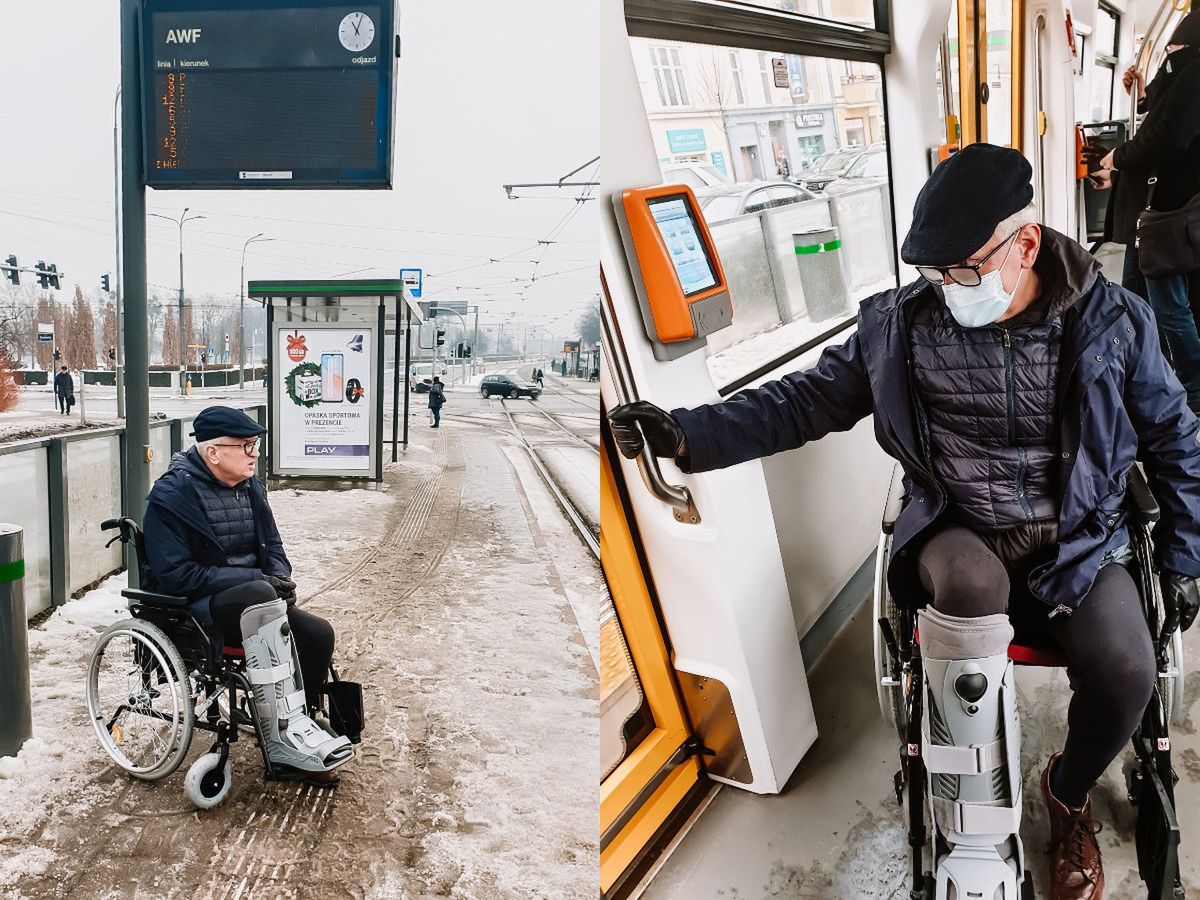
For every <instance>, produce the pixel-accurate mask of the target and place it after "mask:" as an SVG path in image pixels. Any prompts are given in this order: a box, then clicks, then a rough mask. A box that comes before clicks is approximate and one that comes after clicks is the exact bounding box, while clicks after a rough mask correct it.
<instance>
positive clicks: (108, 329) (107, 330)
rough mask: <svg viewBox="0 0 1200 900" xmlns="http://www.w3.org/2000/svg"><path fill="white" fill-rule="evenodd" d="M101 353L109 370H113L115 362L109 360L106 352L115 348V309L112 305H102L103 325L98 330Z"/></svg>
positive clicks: (114, 305)
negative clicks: (106, 361)
mask: <svg viewBox="0 0 1200 900" xmlns="http://www.w3.org/2000/svg"><path fill="white" fill-rule="evenodd" d="M100 343H101V345H102V346H101V348H100V349H101V351H102V352H103V354H104V358H105V359H106V360H108V366H109V368H115V367H116V365H117V364H116V362H115V361H114V360H112V359H110V358H109V355H108V351H109V350H111V349H114V348H116V346H117V307H116V304H114V303H105V304H104V323H103V325H102V326H101V328H100Z"/></svg>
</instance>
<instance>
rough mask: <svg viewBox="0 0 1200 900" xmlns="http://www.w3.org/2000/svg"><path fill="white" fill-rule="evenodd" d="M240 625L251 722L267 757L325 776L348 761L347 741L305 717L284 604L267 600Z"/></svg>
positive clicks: (246, 613) (244, 614)
mask: <svg viewBox="0 0 1200 900" xmlns="http://www.w3.org/2000/svg"><path fill="white" fill-rule="evenodd" d="M241 627H242V646H243V647H244V648H245V650H246V677H247V678H248V679H249V681H250V683H251V685H253V687H254V691H253V696H254V703H253V708H254V709H253V711H254V718H255V720H256V721H257V723H258V726H259V728H260V730H261V731H262V735H263V739H264V740H265V741H266V750H267V759H269V760H270V761H271V762H272V763H273V764H276V765H280V766H286V767H289V768H291V769H298V770H300V771H302V772H329V771H332V770H333V769H336V768H337V767H338V766H340V765H342V764H343V763H346V762H349V760H350V759H352V758H353V756H354V749H353V748H352V747H351V746H350V741H349V740H348V739H347V738H345V737H335V736H333V735H330V734H329V732H328V731H326V730H325V729H324V728H322V727H321V726H320V725H318V724H317V723H316V722H314V721H313V720H312V719H311V718H310V717H309V715H308V712H307V708H306V706H305V701H304V680H303V676H302V675H301V674H300V659H299V656H298V655H297V653H296V646H295V644H294V642H293V641H292V630H291V626H290V625H289V624H288V620H287V603H285V602H284V601H283V600H272V601H270V602H268V603H259V604H257V605H255V606H251V607H248V608H247V609H245V610H244V611H243V612H242V617H241Z"/></svg>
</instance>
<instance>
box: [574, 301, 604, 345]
mask: <svg viewBox="0 0 1200 900" xmlns="http://www.w3.org/2000/svg"><path fill="white" fill-rule="evenodd" d="M575 327H576V328H578V329H579V338H580V340H582V341H583V342H584V343H585V344H594V343H596V342H597V341H599V340H600V306H599V304H597V305H595V306H589V307H588V308H587V310H586V311H585V312H584V314H583V315H582V316H580V317H579V321H578V322H577V323H576V324H575Z"/></svg>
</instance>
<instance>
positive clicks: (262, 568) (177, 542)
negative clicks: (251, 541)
mask: <svg viewBox="0 0 1200 900" xmlns="http://www.w3.org/2000/svg"><path fill="white" fill-rule="evenodd" d="M211 478H212V476H211V475H210V474H209V471H208V467H207V466H205V464H204V461H203V460H202V459H200V457H199V455H198V454H197V453H196V449H195V448H194V447H193V448H192V449H191V450H189V451H188V452H187V453H177V454H175V456H173V457H172V458H171V467H170V468H169V469H168V470H167V471H166V472H165V473H164V474H163V475H162V476H161V477H160V478H159V479H158V480H157V481H155V482H154V486H153V487H152V488H151V489H150V495H149V497H147V498H146V515H145V518H144V520H143V523H142V531H143V533H144V536H145V542H146V557H147V558H146V560H145V565H143V567H142V586H143V587H144V588H145V589H146V590H151V591H159V592H161V593H164V594H176V595H179V596H184V597H187V598H188V599H189V600H191V601H192V602H191V603H190V604H189V606H190V608H191V609H192V611H193V612H194V613H196V614H197V615H199V616H200V617H201V618H202V619H203V620H205V621H210V618H209V615H208V601H209V598H211V597H212V595H213V594H218V593H220V592H221V591H223V590H225V589H227V588H231V587H235V586H236V585H239V584H243V583H245V582H247V581H258V580H261V579H262V577H263V575H290V574H291V571H292V564H291V563H290V562H289V561H288V558H287V554H286V553H285V552H284V550H283V542H282V541H281V540H280V537H279V529H278V528H277V527H276V526H275V517H274V516H273V515H272V514H271V507H270V506H269V505H268V503H267V494H266V490H265V489H264V488H263V485H262V482H261V481H259V479H257V478H249V479H247V480H246V481H244V482H242V483H241V484H240V485H239V486H238V490H243V491H246V492H247V493H248V494H249V497H250V506H251V509H252V510H253V514H254V531H255V546H254V558H253V559H245V558H240V559H235V560H231V559H230V558H229V554H228V553H227V551H226V549H225V548H226V547H230V548H231V549H232V547H233V546H234V544H235V543H241V541H236V542H233V543H231V542H230V540H229V534H221V535H218V533H217V531H216V530H215V529H214V528H213V526H212V524H211V522H210V521H209V517H208V516H207V515H205V511H204V505H203V504H204V496H203V495H204V494H206V493H207V490H206V489H202V490H198V489H197V482H198V481H199V482H203V481H206V480H207V481H211ZM229 524H230V526H231V527H230V529H229V531H230V533H233V532H235V531H237V530H239V529H237V528H236V523H235V522H234V521H232V519H231V521H230V523H229ZM223 530H224V529H223ZM234 562H237V563H247V562H250V563H252V564H251V565H244V564H242V565H233V564H232V563H234Z"/></svg>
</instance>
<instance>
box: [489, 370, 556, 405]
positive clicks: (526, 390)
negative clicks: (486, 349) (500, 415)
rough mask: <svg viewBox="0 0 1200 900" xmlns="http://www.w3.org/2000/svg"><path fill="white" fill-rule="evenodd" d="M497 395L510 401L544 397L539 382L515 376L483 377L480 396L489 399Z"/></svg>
mask: <svg viewBox="0 0 1200 900" xmlns="http://www.w3.org/2000/svg"><path fill="white" fill-rule="evenodd" d="M497 394H498V395H499V396H501V397H507V398H508V399H509V400H516V399H517V398H518V397H528V398H529V399H530V400H536V399H537V398H538V397H540V396H541V395H542V389H541V388H540V387H538V386H537V382H534V381H523V380H521V379H518V378H517V377H516V376H514V375H485V376H483V380H482V381H481V382H479V396H480V397H484V398H487V397H494V396H496V395H497Z"/></svg>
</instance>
